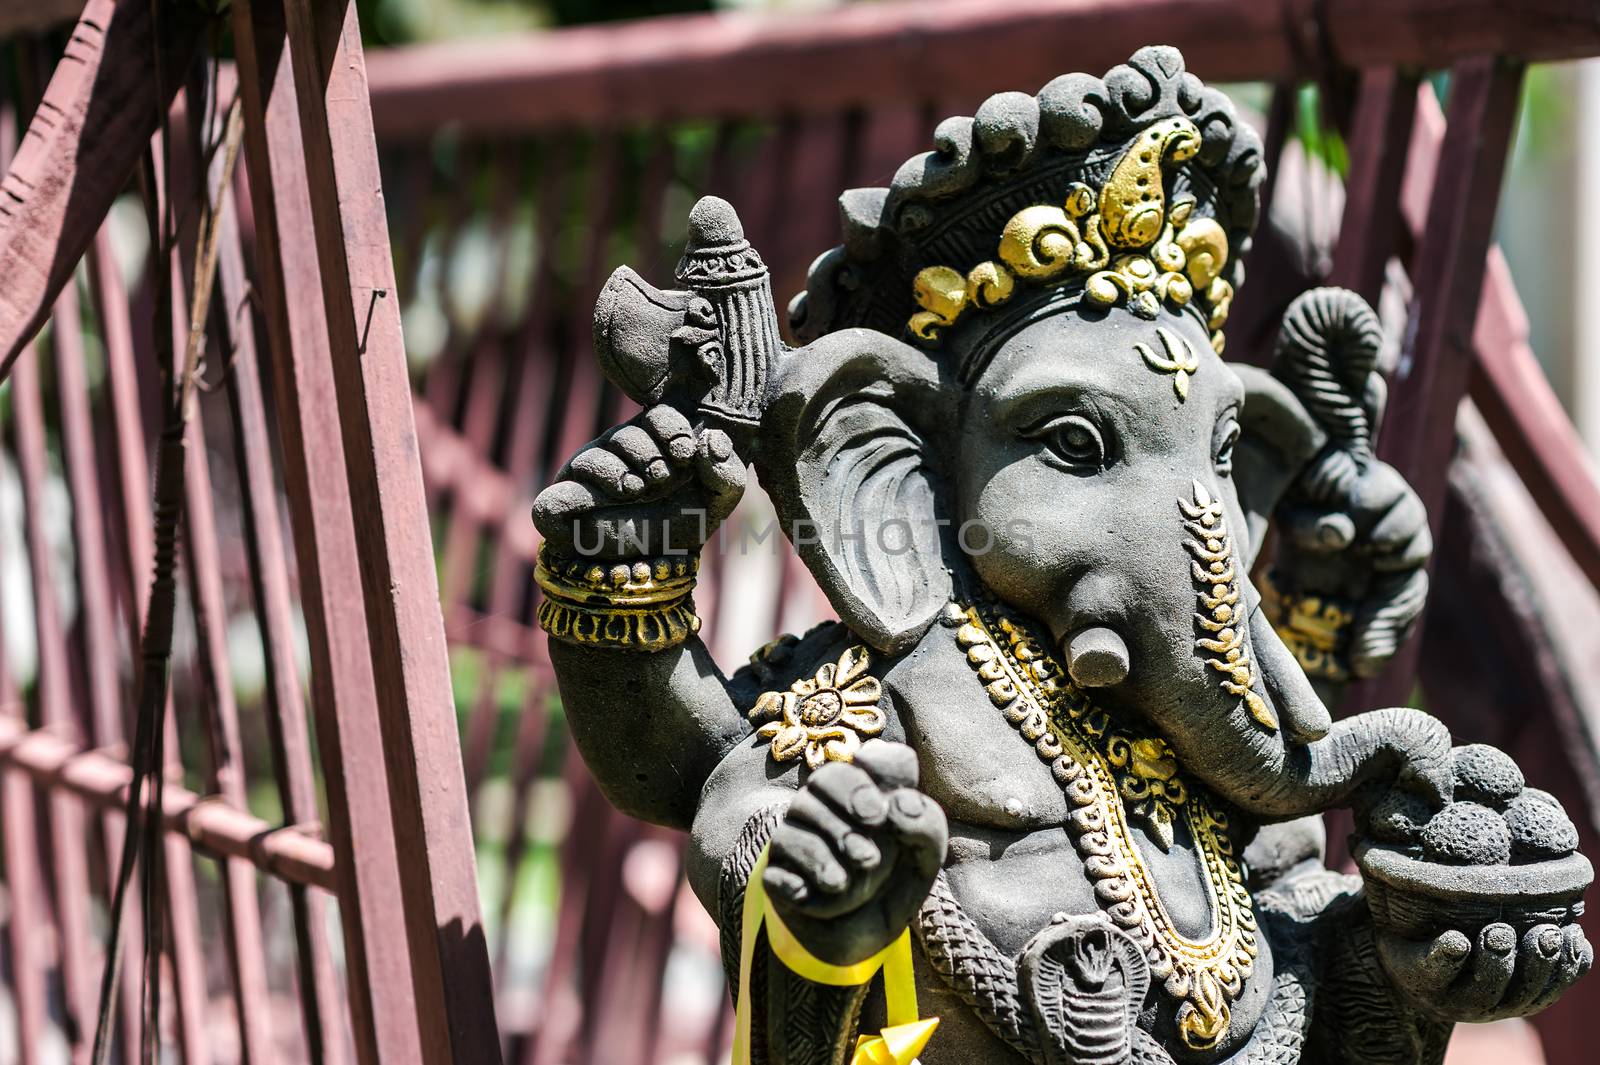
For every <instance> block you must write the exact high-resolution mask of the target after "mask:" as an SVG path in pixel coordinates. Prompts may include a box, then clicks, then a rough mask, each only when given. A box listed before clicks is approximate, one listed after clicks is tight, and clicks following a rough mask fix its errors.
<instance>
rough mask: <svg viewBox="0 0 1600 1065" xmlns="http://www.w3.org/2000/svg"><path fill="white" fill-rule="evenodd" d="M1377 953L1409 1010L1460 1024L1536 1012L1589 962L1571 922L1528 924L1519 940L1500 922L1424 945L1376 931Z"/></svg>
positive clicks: (1591, 953)
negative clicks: (1565, 924)
mask: <svg viewBox="0 0 1600 1065" xmlns="http://www.w3.org/2000/svg"><path fill="white" fill-rule="evenodd" d="M1378 955H1379V957H1380V958H1381V959H1382V962H1383V967H1384V969H1385V970H1386V971H1387V972H1388V974H1389V976H1390V978H1391V979H1393V980H1394V983H1395V986H1396V987H1397V988H1399V989H1400V991H1401V992H1402V993H1403V994H1405V995H1406V997H1407V998H1408V999H1410V1001H1411V1003H1412V1004H1413V1005H1414V1006H1416V1007H1417V1008H1418V1009H1420V1010H1421V1011H1422V1012H1423V1013H1425V1014H1427V1015H1428V1016H1430V1017H1433V1018H1435V1019H1438V1020H1443V1021H1463V1022H1478V1021H1493V1020H1500V1019H1502V1018H1505V1017H1526V1016H1528V1015H1530V1014H1533V1013H1538V1012H1539V1011H1540V1010H1542V1009H1544V1008H1545V1007H1546V1006H1548V1005H1550V1004H1551V1003H1553V1002H1554V1001H1555V1000H1556V999H1557V998H1559V997H1560V996H1561V994H1562V992H1564V991H1566V989H1567V988H1569V987H1571V986H1572V984H1573V983H1574V982H1576V981H1577V980H1578V978H1579V977H1581V976H1583V974H1584V973H1586V972H1588V971H1589V968H1590V966H1592V965H1593V964H1594V948H1593V947H1592V946H1590V945H1589V940H1588V938H1587V937H1586V936H1585V935H1584V934H1583V929H1582V928H1580V927H1578V925H1576V924H1570V925H1567V926H1565V927H1558V926H1556V925H1553V924H1541V925H1535V926H1534V927H1532V928H1530V929H1529V930H1528V931H1527V932H1526V933H1525V934H1524V935H1523V936H1522V937H1521V938H1520V939H1519V938H1518V936H1517V934H1516V931H1515V930H1514V929H1513V928H1512V927H1511V926H1510V925H1508V924H1499V923H1496V924H1491V925H1488V926H1487V927H1485V928H1483V929H1482V930H1481V931H1480V932H1478V933H1477V936H1476V939H1473V938H1472V937H1470V936H1469V935H1468V934H1467V933H1465V932H1461V931H1458V930H1456V929H1449V930H1447V931H1445V932H1442V933H1440V934H1439V935H1437V936H1435V937H1434V938H1433V939H1431V940H1423V941H1417V940H1410V939H1402V938H1400V937H1399V936H1396V935H1393V934H1390V933H1385V932H1379V933H1378Z"/></svg>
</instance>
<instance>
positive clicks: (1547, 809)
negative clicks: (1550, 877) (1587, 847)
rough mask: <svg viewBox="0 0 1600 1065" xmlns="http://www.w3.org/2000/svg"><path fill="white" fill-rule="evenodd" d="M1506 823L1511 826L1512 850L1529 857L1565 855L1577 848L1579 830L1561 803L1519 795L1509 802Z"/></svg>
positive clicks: (1528, 858)
mask: <svg viewBox="0 0 1600 1065" xmlns="http://www.w3.org/2000/svg"><path fill="white" fill-rule="evenodd" d="M1505 819H1506V827H1507V828H1508V829H1510V830H1511V853H1512V854H1514V855H1516V856H1517V857H1518V858H1523V859H1526V860H1528V861H1544V860H1546V859H1548V858H1564V857H1566V856H1567V855H1569V854H1571V853H1572V852H1573V851H1575V850H1577V849H1578V830H1577V829H1576V828H1575V827H1573V824H1572V819H1571V818H1569V817H1568V816H1567V814H1566V811H1564V810H1562V809H1561V807H1559V806H1552V805H1551V804H1549V803H1547V802H1544V801H1542V800H1541V799H1539V798H1537V797H1535V796H1530V795H1519V796H1518V797H1517V798H1515V799H1512V800H1511V802H1510V803H1508V804H1507V805H1506V815H1505Z"/></svg>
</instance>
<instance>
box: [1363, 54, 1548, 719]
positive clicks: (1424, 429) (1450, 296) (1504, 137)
mask: <svg viewBox="0 0 1600 1065" xmlns="http://www.w3.org/2000/svg"><path fill="white" fill-rule="evenodd" d="M1522 72H1523V68H1522V66H1521V64H1520V63H1516V62H1512V61H1505V60H1499V59H1495V58H1493V57H1486V58H1479V59H1473V60H1467V61H1464V62H1462V63H1460V64H1458V65H1457V67H1456V68H1455V69H1454V71H1453V72H1452V78H1451V92H1450V107H1449V114H1448V119H1447V124H1448V130H1449V134H1448V136H1447V137H1446V138H1445V142H1444V147H1443V150H1442V151H1441V153H1440V156H1439V165H1438V170H1437V172H1436V174H1435V176H1434V181H1433V191H1432V194H1431V196H1430V199H1429V205H1428V216H1427V224H1426V226H1425V228H1424V229H1423V232H1422V239H1421V241H1420V242H1419V243H1418V246H1417V251H1416V261H1417V262H1418V263H1422V264H1426V268H1425V269H1424V270H1423V271H1421V272H1420V274H1419V275H1418V281H1417V289H1416V294H1415V296H1414V297H1413V303H1412V318H1413V321H1412V323H1411V326H1410V328H1409V329H1408V333H1407V337H1408V343H1407V344H1406V345H1405V347H1404V348H1403V349H1402V351H1401V355H1400V363H1399V366H1398V367H1397V369H1396V373H1395V379H1394V381H1393V383H1392V385H1391V389H1390V398H1389V404H1388V410H1387V412H1386V413H1385V415H1384V423H1383V427H1382V429H1381V431H1380V435H1379V438H1378V454H1379V457H1380V458H1382V459H1383V460H1384V461H1386V462H1389V463H1391V464H1392V465H1394V467H1395V468H1396V469H1398V470H1399V471H1400V473H1401V474H1402V475H1403V476H1404V477H1405V478H1406V479H1407V481H1409V482H1410V483H1411V485H1412V486H1413V487H1414V488H1416V490H1417V494H1418V496H1419V497H1420V498H1421V500H1422V503H1423V505H1424V506H1425V507H1427V509H1428V514H1429V518H1430V521H1431V524H1432V526H1433V529H1434V535H1435V540H1437V538H1438V533H1439V528H1440V522H1442V521H1443V519H1444V497H1445V473H1446V470H1447V469H1448V468H1449V464H1450V457H1451V454H1452V452H1453V451H1454V448H1455V418H1456V409H1457V407H1458V406H1459V405H1460V402H1461V399H1462V397H1464V396H1465V395H1466V392H1467V383H1468V379H1469V376H1470V372H1471V368H1472V347H1471V338H1472V333H1471V330H1472V323H1473V321H1474V320H1475V319H1476V315H1477V303H1478V294H1479V290H1480V288H1481V287H1482V284H1483V271H1484V257H1485V255H1486V254H1487V253H1488V250H1489V243H1490V241H1491V239H1492V237H1493V229H1494V216H1495V209H1496V208H1497V207H1498V205H1499V200H1500V182H1501V178H1502V174H1503V172H1504V169H1505V160H1506V153H1507V151H1508V150H1509V149H1510V142H1511V132H1512V128H1513V125H1514V122H1515V119H1516V113H1517V102H1518V98H1519V95H1520V90H1521V87H1522ZM1418 646H1419V641H1418V640H1415V639H1413V640H1411V641H1409V642H1408V643H1407V644H1405V645H1404V646H1402V647H1401V649H1400V651H1399V652H1398V653H1397V654H1396V655H1395V657H1394V659H1393V660H1392V661H1391V662H1390V663H1389V666H1388V667H1387V668H1386V669H1385V671H1384V674H1383V676H1382V678H1381V679H1380V680H1379V681H1378V683H1377V684H1376V686H1375V687H1374V689H1373V692H1374V694H1375V695H1376V696H1377V702H1378V704H1379V705H1401V704H1404V703H1405V702H1406V701H1407V699H1408V697H1409V695H1410V689H1411V683H1412V677H1413V676H1414V675H1415V669H1416V655H1417V650H1418Z"/></svg>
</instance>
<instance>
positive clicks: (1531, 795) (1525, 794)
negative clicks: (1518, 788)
mask: <svg viewBox="0 0 1600 1065" xmlns="http://www.w3.org/2000/svg"><path fill="white" fill-rule="evenodd" d="M1517 798H1519V799H1533V800H1536V801H1538V802H1542V803H1544V804H1545V805H1546V806H1554V807H1555V808H1556V809H1557V810H1560V809H1561V808H1562V806H1561V800H1560V799H1558V798H1556V797H1555V796H1554V795H1552V794H1550V793H1549V792H1548V791H1545V790H1543V789H1542V788H1523V789H1522V794H1521V795H1518V796H1517Z"/></svg>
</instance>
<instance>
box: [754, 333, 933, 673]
mask: <svg viewBox="0 0 1600 1065" xmlns="http://www.w3.org/2000/svg"><path fill="white" fill-rule="evenodd" d="M776 377H777V381H776V384H775V387H774V391H773V393H772V394H771V396H770V398H769V401H768V404H767V407H766V412H765V414H764V416H763V418H762V423H761V451H760V454H759V456H758V458H757V460H756V469H757V472H758V473H759V474H760V476H761V482H762V485H763V486H764V487H765V488H766V489H767V492H768V494H769V495H771V497H772V501H773V504H774V506H775V507H776V508H777V511H778V516H779V518H780V519H781V521H782V523H783V529H784V532H785V533H786V534H787V535H788V536H789V539H790V540H791V541H792V542H793V543H794V546H795V550H796V551H797V552H798V553H799V555H800V558H801V560H802V561H803V562H804V563H805V564H806V567H807V568H808V569H809V570H810V571H811V574H812V576H813V577H815V578H816V581H817V583H818V584H819V585H820V586H821V588H822V591H823V593H824V594H825V595H826V596H827V597H828V601H829V603H831V604H832V606H833V608H834V609H835V610H836V611H838V613H839V618H840V620H841V621H843V622H844V623H845V624H846V625H848V626H850V628H851V629H853V630H854V631H855V632H856V633H857V634H858V635H859V636H860V637H861V638H862V639H863V640H865V641H866V642H867V643H868V644H870V645H871V646H872V647H873V648H874V649H876V650H878V651H880V652H883V653H886V654H893V653H897V652H900V651H904V650H906V649H908V648H909V647H910V646H911V645H913V644H914V643H915V642H916V641H917V639H918V638H920V637H921V635H922V633H923V632H924V631H926V629H927V627H928V626H929V625H930V624H931V623H932V621H933V619H934V617H935V616H936V615H937V614H938V612H939V610H940V608H941V607H943V605H944V604H945V602H946V601H947V600H948V599H949V597H950V592H951V580H950V573H949V571H948V569H947V568H946V566H945V555H944V549H943V547H944V545H943V540H944V538H943V536H942V535H941V534H940V524H939V522H938V520H937V519H938V518H939V517H941V516H942V514H943V509H944V499H943V493H942V491H941V487H940V478H939V475H938V473H937V472H936V471H937V470H938V469H939V468H940V467H941V457H940V456H938V455H935V454H933V453H931V452H930V448H931V447H933V446H935V445H934V443H933V442H934V441H936V440H937V439H938V435H939V433H940V432H941V431H942V432H944V433H948V432H949V429H950V426H951V425H953V416H954V411H955V397H954V394H953V392H954V390H953V389H946V388H944V387H943V386H942V385H941V382H940V377H939V371H938V367H937V366H936V365H935V364H934V362H933V360H931V359H930V358H928V356H926V355H924V354H923V353H922V352H919V351H917V350H916V349H914V348H912V347H910V346H908V345H906V344H903V343H901V342H900V341H898V340H895V339H894V338H892V337H889V336H887V335H885V334H883V333H878V332H874V331H872V330H868V329H846V330H840V331H839V332H835V333H829V334H828V335H826V336H824V337H821V338H820V339H818V340H816V341H813V342H812V343H811V344H808V345H807V346H805V347H803V348H800V349H798V350H795V351H791V352H789V353H787V354H786V355H785V356H784V358H783V360H782V362H781V363H780V365H779V372H778V374H777V375H776Z"/></svg>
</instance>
